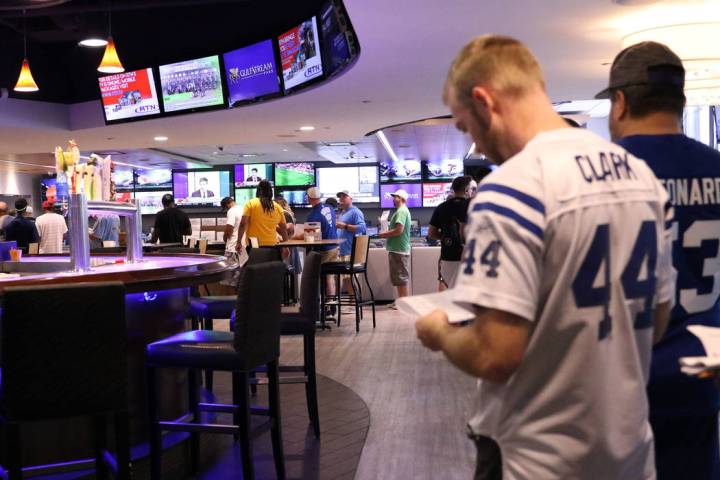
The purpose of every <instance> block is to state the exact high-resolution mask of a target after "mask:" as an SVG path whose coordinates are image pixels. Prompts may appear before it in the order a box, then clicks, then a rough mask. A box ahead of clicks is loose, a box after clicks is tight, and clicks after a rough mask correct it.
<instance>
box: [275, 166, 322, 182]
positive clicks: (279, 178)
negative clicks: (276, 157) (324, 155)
mask: <svg viewBox="0 0 720 480" xmlns="http://www.w3.org/2000/svg"><path fill="white" fill-rule="evenodd" d="M275 185H276V186H278V187H305V186H309V185H315V164H314V163H311V162H294V163H276V164H275Z"/></svg>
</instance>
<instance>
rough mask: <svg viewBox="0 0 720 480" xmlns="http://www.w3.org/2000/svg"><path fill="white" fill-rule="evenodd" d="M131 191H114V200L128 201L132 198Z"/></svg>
mask: <svg viewBox="0 0 720 480" xmlns="http://www.w3.org/2000/svg"><path fill="white" fill-rule="evenodd" d="M132 195H133V192H116V193H115V201H116V202H129V201H130V200H132Z"/></svg>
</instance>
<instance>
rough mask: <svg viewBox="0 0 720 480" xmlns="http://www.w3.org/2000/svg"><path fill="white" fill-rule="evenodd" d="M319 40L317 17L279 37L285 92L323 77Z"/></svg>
mask: <svg viewBox="0 0 720 480" xmlns="http://www.w3.org/2000/svg"><path fill="white" fill-rule="evenodd" d="M318 38H319V37H318V29H317V20H316V19H315V17H312V18H311V19H310V20H307V21H305V22H303V23H301V24H300V25H298V26H297V27H295V28H293V29H291V30H288V31H287V32H285V33H283V34H282V35H280V36H279V37H278V44H279V45H280V63H281V64H282V72H283V84H284V85H285V91H288V90H290V89H292V88H293V87H297V86H298V85H302V84H303V83H305V82H307V81H309V80H312V79H313V78H318V77H320V76H321V75H322V73H323V70H322V60H321V58H320V43H319V41H318Z"/></svg>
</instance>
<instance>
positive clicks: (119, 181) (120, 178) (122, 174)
mask: <svg viewBox="0 0 720 480" xmlns="http://www.w3.org/2000/svg"><path fill="white" fill-rule="evenodd" d="M112 181H113V182H114V183H115V191H117V192H130V191H132V190H133V172H132V170H115V171H114V172H113V173H112Z"/></svg>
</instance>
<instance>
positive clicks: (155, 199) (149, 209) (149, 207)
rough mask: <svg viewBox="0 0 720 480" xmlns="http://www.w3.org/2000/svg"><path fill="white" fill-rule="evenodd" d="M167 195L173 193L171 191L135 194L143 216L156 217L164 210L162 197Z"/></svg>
mask: <svg viewBox="0 0 720 480" xmlns="http://www.w3.org/2000/svg"><path fill="white" fill-rule="evenodd" d="M166 193H172V192H171V191H170V190H165V191H161V192H135V200H137V201H138V203H139V204H140V213H141V214H142V215H155V214H156V213H157V212H159V211H160V210H162V209H163V205H162V197H163V195H165V194H166Z"/></svg>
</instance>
